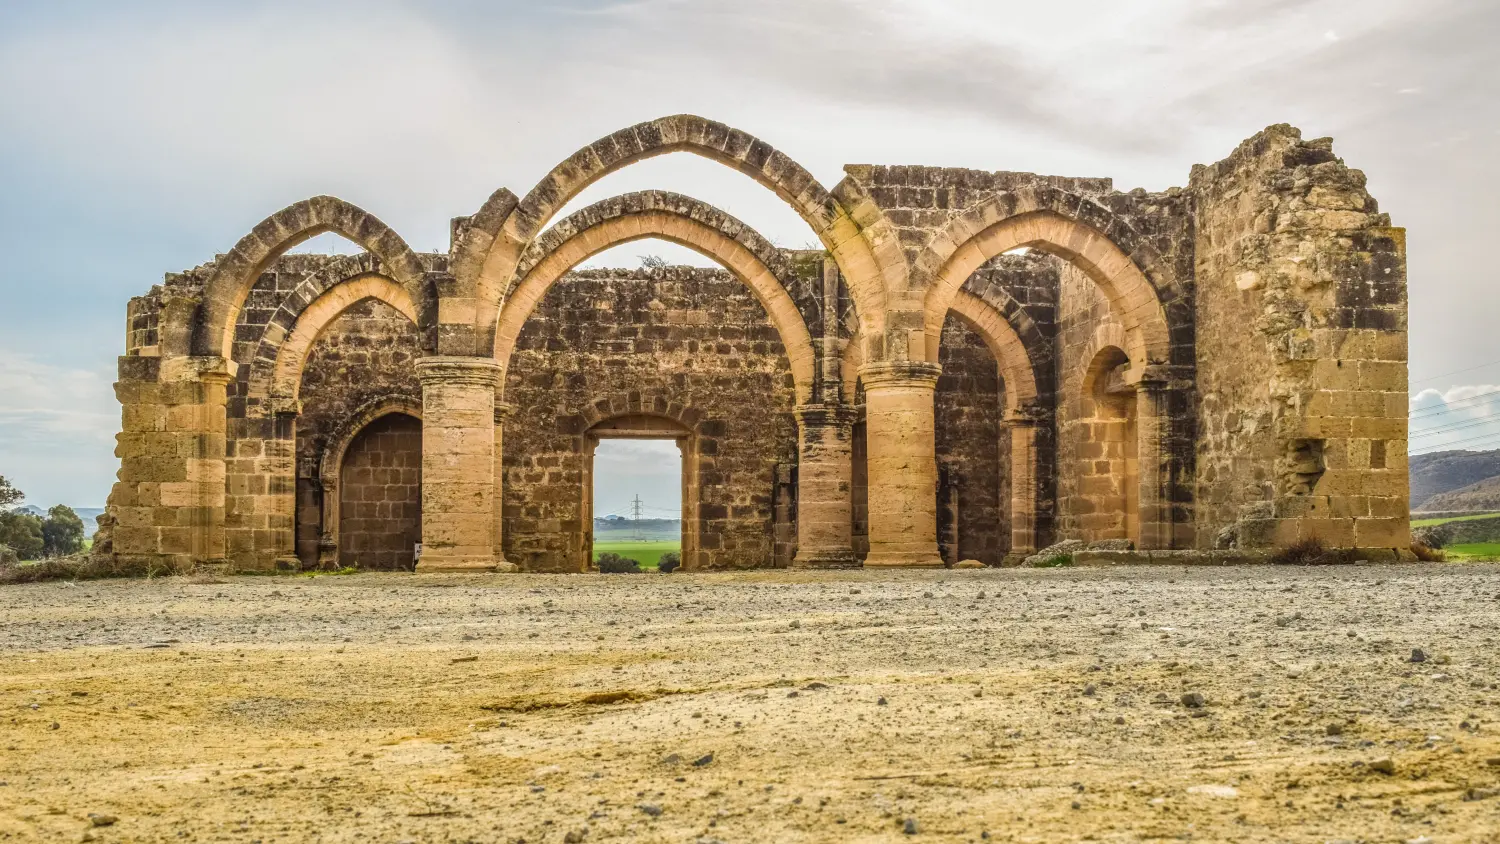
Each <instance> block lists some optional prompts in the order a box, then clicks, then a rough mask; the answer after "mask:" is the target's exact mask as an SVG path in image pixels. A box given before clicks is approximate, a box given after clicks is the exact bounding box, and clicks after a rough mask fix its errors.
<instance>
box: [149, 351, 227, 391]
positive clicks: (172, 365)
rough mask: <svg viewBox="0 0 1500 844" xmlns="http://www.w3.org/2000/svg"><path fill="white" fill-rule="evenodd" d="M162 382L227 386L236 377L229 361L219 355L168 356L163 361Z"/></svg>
mask: <svg viewBox="0 0 1500 844" xmlns="http://www.w3.org/2000/svg"><path fill="white" fill-rule="evenodd" d="M161 380H163V381H200V382H202V383H205V384H215V383H217V384H225V385H227V384H228V383H229V382H230V381H233V380H234V375H233V374H232V367H231V365H230V362H229V360H228V359H226V358H222V357H219V356H218V355H168V356H165V357H163V358H162V359H161Z"/></svg>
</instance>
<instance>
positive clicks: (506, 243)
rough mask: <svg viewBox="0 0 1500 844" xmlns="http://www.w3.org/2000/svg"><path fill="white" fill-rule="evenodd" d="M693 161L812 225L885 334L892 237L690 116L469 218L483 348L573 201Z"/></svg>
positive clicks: (626, 136) (646, 130)
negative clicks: (640, 167)
mask: <svg viewBox="0 0 1500 844" xmlns="http://www.w3.org/2000/svg"><path fill="white" fill-rule="evenodd" d="M672 152H689V153H693V154H695V155H700V156H702V157H704V158H707V159H709V160H710V161H715V162H718V163H720V164H724V165H726V166H728V167H732V168H734V169H736V170H739V171H740V172H742V173H745V174H746V175H748V176H750V177H751V178H752V179H755V181H757V182H759V183H760V184H761V185H763V186H765V187H766V188H768V189H769V190H771V191H773V192H774V193H775V194H776V195H777V196H779V197H781V198H782V199H783V200H784V201H785V202H786V203H787V204H788V205H790V206H791V207H792V209H793V210H794V211H796V212H797V214H798V215H799V216H800V217H801V218H802V219H803V220H804V221H805V222H806V223H807V224H808V226H809V227H810V228H811V229H812V230H813V233H814V234H816V235H817V237H818V239H819V241H821V242H822V244H823V246H824V247H825V248H826V249H828V250H829V252H830V253H832V255H833V256H834V259H835V260H836V261H837V262H838V265H839V268H840V270H841V271H842V272H843V274H844V276H845V278H846V280H847V283H848V285H849V289H850V292H851V295H852V296H853V298H854V301H855V305H856V308H857V310H858V312H859V316H860V319H861V320H862V321H864V322H865V324H866V334H878V333H879V332H881V331H883V330H884V322H885V299H886V297H885V282H884V277H885V276H889V275H892V274H894V275H897V276H904V274H905V264H904V259H903V258H902V256H901V255H900V252H899V249H897V248H896V243H895V238H894V237H893V236H886V235H885V234H882V235H880V236H877V237H874V238H873V239H872V238H869V237H867V236H866V234H865V231H864V229H865V227H868V226H874V227H877V228H878V227H881V226H883V224H884V221H883V220H882V219H880V218H879V217H873V218H871V219H868V220H865V221H864V226H862V225H861V224H860V223H859V222H856V220H855V218H854V217H853V216H852V215H851V214H850V212H849V211H848V210H847V209H846V208H845V207H844V205H843V204H842V203H840V202H839V200H838V199H837V198H836V197H835V196H834V195H833V194H831V193H829V191H828V190H827V189H825V188H824V187H823V186H822V185H821V184H819V182H818V180H817V179H815V178H813V176H812V174H811V173H809V172H808V171H807V170H806V169H805V168H803V167H802V166H801V165H800V164H798V163H797V162H795V161H793V160H792V159H791V158H789V157H787V156H786V155H785V154H783V153H781V152H779V151H778V150H776V149H775V148H774V147H772V146H771V145H770V144H767V143H766V142H764V141H762V140H760V139H759V138H756V137H755V136H753V135H750V134H748V133H746V132H742V131H740V130H738V129H733V128H731V127H729V126H725V125H724V124H722V123H717V122H715V121H712V120H707V119H705V118H702V117H698V116H695V115H690V114H678V115H673V116H670V117H663V118H660V119H657V120H650V121H646V122H644V123H639V124H636V125H635V126H631V127H628V128H626V129H621V130H620V131H618V132H615V133H613V134H611V135H608V136H606V137H604V138H601V139H599V140H598V141H595V142H594V143H592V144H589V145H588V146H586V147H584V148H583V149H580V150H579V151H578V152H576V153H574V154H573V155H571V156H569V157H568V158H567V159H566V160H564V161H563V162H562V163H560V164H558V165H557V166H556V167H555V168H553V169H552V171H551V172H550V173H548V174H547V175H546V176H545V177H543V179H542V180H541V181H540V182H538V183H537V185H536V186H535V187H534V188H532V189H531V191H530V192H529V193H527V194H526V196H525V197H523V198H521V199H520V200H517V199H516V198H515V197H514V195H512V194H510V193H509V192H508V191H499V192H497V193H496V194H495V195H494V196H492V197H491V198H490V199H489V201H487V202H486V203H485V205H484V206H483V207H482V208H481V209H480V211H479V213H477V214H475V215H474V217H473V218H471V221H470V225H469V226H468V228H467V229H465V230H464V231H463V233H462V236H461V238H460V240H459V242H458V244H457V246H456V250H455V260H454V266H453V271H454V275H455V277H456V278H457V279H458V281H459V284H460V286H461V287H462V288H463V289H465V290H468V291H472V295H473V297H474V309H475V320H476V324H475V327H476V330H477V334H478V338H479V342H480V343H481V344H484V343H486V338H488V337H489V336H490V335H491V333H492V332H493V331H494V329H495V327H496V325H497V324H498V323H499V319H500V316H499V310H500V303H501V301H502V300H503V298H504V295H505V293H506V291H507V289H509V288H510V287H512V286H513V284H514V283H515V281H516V280H518V279H519V278H520V276H521V274H522V273H521V269H520V266H519V265H520V262H521V260H522V256H523V254H524V253H525V252H526V251H527V250H528V248H529V247H530V246H531V245H532V243H533V242H534V241H535V240H536V239H537V238H538V236H539V235H540V234H541V233H542V231H543V230H544V229H545V228H546V227H547V224H548V223H549V222H550V221H551V220H552V218H553V217H554V216H556V214H557V213H558V211H560V210H561V209H562V208H563V206H565V205H566V204H567V203H568V202H569V200H571V199H572V198H573V197H575V196H577V195H578V194H579V193H580V192H581V191H583V190H584V189H585V188H587V187H588V186H589V185H591V184H593V183H594V182H596V181H598V180H599V179H601V178H603V177H605V176H607V175H609V174H610V173H613V172H615V171H617V170H620V169H623V168H625V167H628V166H629V165H631V164H634V163H636V162H638V161H642V160H644V159H647V158H651V157H654V156H658V155H665V154H667V153H672Z"/></svg>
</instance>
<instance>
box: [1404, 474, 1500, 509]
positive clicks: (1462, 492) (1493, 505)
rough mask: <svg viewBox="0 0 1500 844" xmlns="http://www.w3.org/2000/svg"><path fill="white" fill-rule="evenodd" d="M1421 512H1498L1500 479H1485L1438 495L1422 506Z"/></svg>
mask: <svg viewBox="0 0 1500 844" xmlns="http://www.w3.org/2000/svg"><path fill="white" fill-rule="evenodd" d="M1422 509H1423V510H1428V511H1432V512H1439V511H1442V512H1448V511H1453V510H1500V477H1493V478H1485V479H1484V480H1482V481H1480V482H1479V483H1474V484H1469V485H1468V486H1465V487H1459V488H1458V489H1455V490H1452V491H1449V492H1444V493H1440V494H1438V495H1434V496H1432V497H1431V498H1429V499H1427V501H1426V502H1425V503H1423V504H1422Z"/></svg>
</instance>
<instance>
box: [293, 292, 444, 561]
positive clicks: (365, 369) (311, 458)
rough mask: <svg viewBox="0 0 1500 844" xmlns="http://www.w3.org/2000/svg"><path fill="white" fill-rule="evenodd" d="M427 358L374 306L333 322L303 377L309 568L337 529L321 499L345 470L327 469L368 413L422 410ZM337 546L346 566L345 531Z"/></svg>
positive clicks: (300, 455)
mask: <svg viewBox="0 0 1500 844" xmlns="http://www.w3.org/2000/svg"><path fill="white" fill-rule="evenodd" d="M420 356H421V349H420V347H419V343H418V337H417V330H416V326H414V325H412V324H411V321H410V320H408V319H407V318H406V317H405V316H403V315H402V314H401V313H400V312H398V311H397V310H396V309H395V308H392V307H391V306H390V305H387V304H385V303H384V302H380V301H377V300H374V299H366V300H364V301H362V302H359V303H356V304H355V305H353V306H351V307H350V308H349V309H348V310H346V311H344V312H343V313H341V314H340V315H339V316H337V317H336V318H334V320H333V321H332V322H330V323H329V324H328V325H327V326H326V327H325V328H324V329H323V333H322V334H321V335H320V336H319V337H318V339H317V341H316V342H315V343H313V346H312V348H311V350H310V351H309V354H308V356H307V365H306V367H305V368H304V369H303V371H302V383H301V390H300V395H301V397H302V413H301V414H300V415H299V416H298V417H297V430H296V437H297V442H296V452H297V557H298V559H300V560H301V561H302V564H303V565H312V564H315V563H316V562H317V561H318V560H319V556H320V550H319V542H320V540H321V539H322V537H323V534H324V533H325V532H331V528H333V527H334V526H333V525H330V524H329V520H328V519H327V518H325V517H324V514H323V511H322V508H323V498H322V493H323V487H324V484H325V483H328V482H329V480H330V479H329V478H328V477H325V472H329V471H332V472H337V471H338V468H337V467H333V466H326V465H325V462H326V460H325V458H326V456H327V455H328V453H329V451H330V450H332V449H337V448H341V447H344V446H345V445H347V441H348V440H349V438H351V437H353V436H354V435H356V434H357V433H358V431H357V430H351V429H350V426H351V422H352V420H356V419H358V418H359V417H360V415H361V411H362V410H364V409H366V408H369V407H371V406H374V405H377V404H379V403H381V402H389V401H391V400H403V401H404V402H405V404H406V406H416V407H420V406H421V403H422V388H421V385H420V384H419V383H418V382H417V376H416V369H415V363H416V360H417V358H419V357H420ZM345 459H346V460H347V457H346V458H345ZM340 521H341V523H342V520H340ZM336 538H337V541H338V548H339V559H340V560H342V559H343V557H344V555H343V548H344V541H343V533H342V528H340V530H339V533H338V536H337V537H336Z"/></svg>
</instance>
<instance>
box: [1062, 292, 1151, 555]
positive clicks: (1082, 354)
mask: <svg viewBox="0 0 1500 844" xmlns="http://www.w3.org/2000/svg"><path fill="white" fill-rule="evenodd" d="M1058 283H1059V294H1058V306H1057V336H1056V339H1055V341H1054V348H1055V349H1056V352H1055V354H1056V360H1057V369H1056V378H1057V381H1056V387H1055V389H1054V393H1055V395H1056V396H1057V467H1058V468H1057V514H1058V516H1057V538H1058V539H1082V540H1085V541H1091V540H1097V539H1126V538H1128V539H1138V536H1136V535H1132V534H1131V529H1130V526H1129V525H1128V515H1129V513H1131V512H1132V511H1134V510H1135V508H1136V507H1137V506H1138V501H1137V491H1136V490H1135V489H1133V488H1131V486H1130V485H1131V483H1132V482H1133V481H1134V480H1135V479H1136V478H1137V477H1138V475H1137V474H1135V473H1134V472H1132V471H1131V467H1130V465H1129V464H1130V463H1131V462H1132V461H1134V460H1135V459H1136V455H1135V449H1134V443H1133V439H1134V437H1133V434H1134V433H1135V429H1134V427H1133V426H1131V424H1130V419H1132V418H1133V417H1134V414H1135V408H1134V406H1133V397H1128V396H1125V395H1120V394H1116V395H1114V396H1112V397H1110V396H1107V395H1101V391H1100V390H1099V388H1100V387H1101V386H1102V387H1104V390H1105V391H1107V390H1108V389H1109V387H1108V385H1107V383H1106V384H1102V385H1101V384H1097V383H1094V381H1095V380H1096V379H1097V377H1098V376H1101V375H1104V377H1105V380H1106V382H1107V380H1108V378H1107V375H1105V374H1104V373H1100V372H1097V371H1093V370H1092V369H1091V368H1093V367H1096V366H1098V365H1100V364H1105V365H1108V366H1110V367H1111V368H1113V365H1114V364H1117V363H1119V362H1120V361H1119V359H1113V360H1105V359H1102V358H1101V355H1108V354H1109V350H1110V349H1119V348H1120V346H1121V344H1122V343H1123V336H1124V332H1123V330H1122V329H1121V328H1120V324H1119V320H1118V319H1117V318H1116V317H1115V316H1114V315H1113V314H1112V313H1111V311H1110V307H1109V302H1108V300H1106V299H1105V298H1104V294H1103V293H1101V292H1100V290H1099V287H1098V285H1096V284H1095V283H1094V281H1093V279H1091V278H1089V277H1088V276H1086V275H1084V274H1083V273H1082V272H1081V271H1079V270H1078V269H1076V268H1075V267H1073V266H1072V265H1071V264H1066V263H1064V264H1062V265H1061V266H1059V267H1058ZM1091 376H1094V377H1093V378H1091ZM1101 399H1105V400H1102V401H1101Z"/></svg>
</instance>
